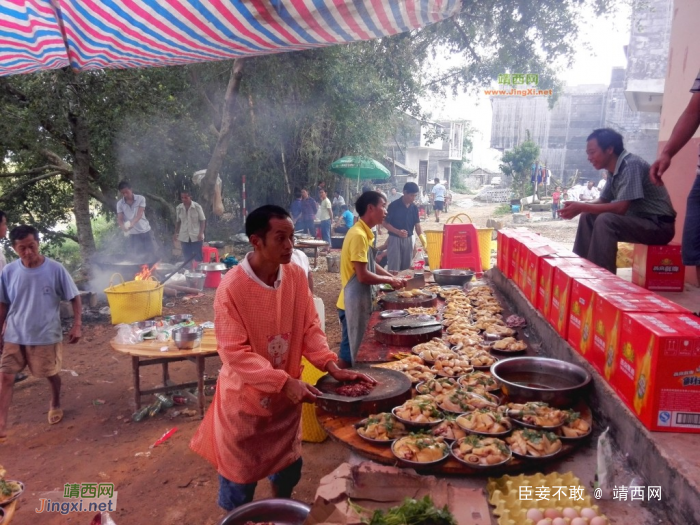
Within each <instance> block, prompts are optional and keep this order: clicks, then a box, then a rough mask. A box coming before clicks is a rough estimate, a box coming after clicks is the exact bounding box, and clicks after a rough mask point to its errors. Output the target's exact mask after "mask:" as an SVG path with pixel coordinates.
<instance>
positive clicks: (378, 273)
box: [336, 191, 406, 367]
mask: <svg viewBox="0 0 700 525" xmlns="http://www.w3.org/2000/svg"><path fill="white" fill-rule="evenodd" d="M355 209H356V210H357V213H358V215H359V216H360V218H359V220H358V221H357V223H355V225H354V226H353V227H352V228H350V230H348V233H347V234H346V235H345V241H344V242H343V250H342V251H341V253H340V296H339V297H338V302H337V303H336V306H337V308H338V317H339V318H340V324H341V325H342V327H343V338H342V341H341V343H340V355H339V357H340V360H339V361H338V365H339V366H341V367H342V366H351V365H352V364H353V363H354V361H355V356H356V355H357V351H358V349H359V348H360V343H361V342H362V337H363V335H364V333H365V330H366V329H367V323H368V322H369V316H370V314H371V313H372V302H373V301H372V299H373V295H374V294H373V290H372V285H376V284H389V285H391V286H392V287H394V288H403V287H404V286H405V284H406V281H405V280H404V279H401V278H398V277H394V276H393V275H391V274H390V273H389V272H387V271H386V270H385V269H384V268H382V267H381V266H376V265H375V263H374V259H375V255H376V254H375V253H374V252H375V249H374V248H373V247H372V246H373V245H374V234H373V233H372V228H373V227H374V226H376V225H378V224H381V223H382V222H383V221H384V218H385V217H386V198H385V197H384V196H383V195H382V194H381V193H379V192H376V191H367V192H365V193H363V194H362V195H360V197H359V198H358V199H357V202H356V203H355Z"/></svg>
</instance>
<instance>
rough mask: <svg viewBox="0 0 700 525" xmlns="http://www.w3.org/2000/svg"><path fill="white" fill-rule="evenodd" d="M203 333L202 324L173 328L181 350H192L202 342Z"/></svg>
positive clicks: (175, 340)
mask: <svg viewBox="0 0 700 525" xmlns="http://www.w3.org/2000/svg"><path fill="white" fill-rule="evenodd" d="M203 333H204V330H202V327H201V326H190V327H182V328H176V329H175V330H173V341H174V342H175V346H177V347H178V349H179V350H192V349H193V348H197V347H199V345H201V344H202V335H203Z"/></svg>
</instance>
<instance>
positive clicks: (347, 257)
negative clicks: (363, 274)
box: [335, 219, 374, 310]
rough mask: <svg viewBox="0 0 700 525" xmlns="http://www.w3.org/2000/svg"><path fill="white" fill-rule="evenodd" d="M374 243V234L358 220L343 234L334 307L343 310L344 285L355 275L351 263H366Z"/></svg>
mask: <svg viewBox="0 0 700 525" xmlns="http://www.w3.org/2000/svg"><path fill="white" fill-rule="evenodd" d="M373 243H374V234H373V233H372V230H371V229H370V228H369V226H367V225H366V224H365V223H364V221H363V220H362V219H358V220H357V222H356V223H355V225H354V226H353V227H352V228H350V229H349V230H348V233H346V234H345V240H344V241H343V249H342V251H341V252H340V295H339V296H338V302H337V303H335V305H336V306H337V307H338V308H339V309H340V310H345V285H346V284H348V282H349V281H350V279H352V276H353V275H355V267H354V266H353V265H352V263H353V262H362V263H366V262H368V259H367V255H368V253H369V247H370V246H372V244H373Z"/></svg>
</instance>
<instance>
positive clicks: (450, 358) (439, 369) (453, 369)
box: [432, 352, 474, 377]
mask: <svg viewBox="0 0 700 525" xmlns="http://www.w3.org/2000/svg"><path fill="white" fill-rule="evenodd" d="M432 370H433V372H435V373H436V374H437V375H439V376H443V377H459V376H462V375H464V374H468V373H469V372H471V371H472V370H474V367H473V366H472V364H471V362H470V361H469V359H465V358H463V357H459V356H457V355H456V354H455V353H454V352H450V353H448V354H445V353H443V354H440V355H438V356H436V358H435V363H434V364H433V368H432Z"/></svg>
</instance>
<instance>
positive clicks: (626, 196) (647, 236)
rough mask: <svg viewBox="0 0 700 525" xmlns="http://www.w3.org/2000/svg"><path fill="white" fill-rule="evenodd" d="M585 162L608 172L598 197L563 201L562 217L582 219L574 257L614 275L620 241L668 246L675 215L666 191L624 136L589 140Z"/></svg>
mask: <svg viewBox="0 0 700 525" xmlns="http://www.w3.org/2000/svg"><path fill="white" fill-rule="evenodd" d="M586 154H587V155H588V161H589V162H590V163H591V164H592V165H593V167H594V168H595V169H597V170H600V169H606V170H607V171H608V181H607V184H606V185H605V188H604V189H603V191H602V193H601V194H600V197H598V198H597V199H596V200H594V201H591V202H576V201H571V202H566V203H565V204H564V208H562V210H561V211H560V212H559V213H560V215H561V216H562V217H563V218H564V219H573V218H574V217H576V216H577V215H581V219H580V220H579V224H578V230H577V232H576V240H575V242H574V253H576V254H577V255H580V256H581V257H584V258H586V259H588V260H589V261H591V262H593V263H595V264H597V265H598V266H601V267H602V268H605V269H606V270H608V271H610V272H612V273H615V271H616V264H615V259H616V256H617V243H618V242H632V243H639V244H648V245H663V244H668V243H669V242H670V241H671V240H672V239H673V236H674V234H675V223H676V212H675V210H674V209H673V206H672V205H671V198H670V197H669V195H668V191H666V188H664V187H659V186H655V185H654V184H652V182H651V180H650V179H649V164H648V163H647V162H646V161H645V160H644V159H642V158H641V157H638V156H637V155H633V154H632V153H629V152H628V151H626V150H625V149H624V147H623V144H622V135H620V134H619V133H617V132H616V131H614V130H612V129H608V128H604V129H597V130H595V131H594V132H593V133H591V134H590V135H589V136H588V142H587V144H586Z"/></svg>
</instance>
